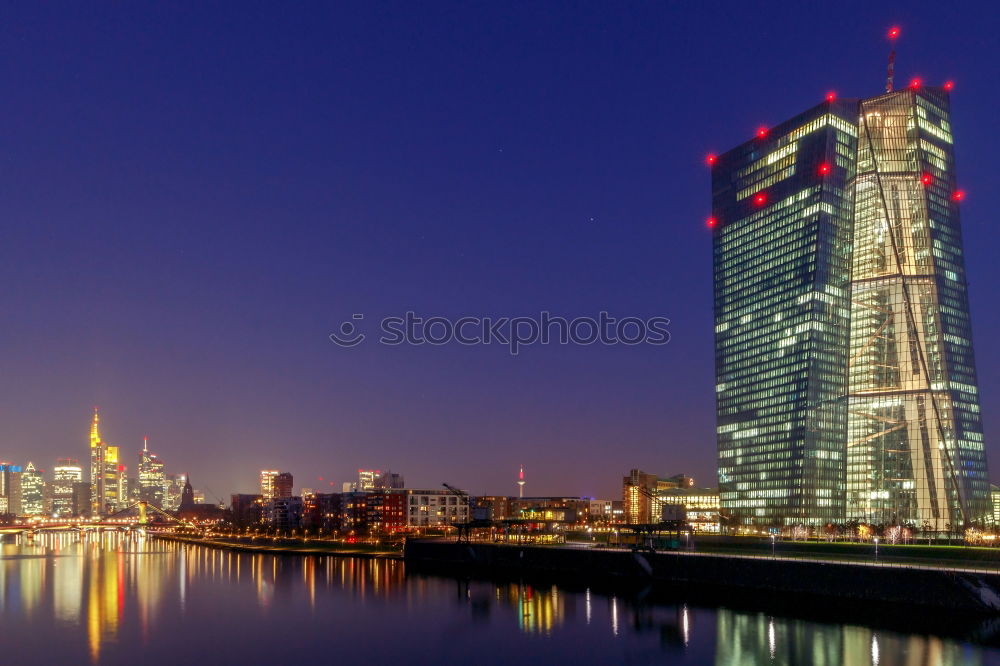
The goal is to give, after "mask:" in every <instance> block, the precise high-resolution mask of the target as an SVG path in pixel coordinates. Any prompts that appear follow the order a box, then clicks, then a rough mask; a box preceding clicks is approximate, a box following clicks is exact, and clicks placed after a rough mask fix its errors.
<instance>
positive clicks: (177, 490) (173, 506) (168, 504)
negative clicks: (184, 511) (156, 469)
mask: <svg viewBox="0 0 1000 666" xmlns="http://www.w3.org/2000/svg"><path fill="white" fill-rule="evenodd" d="M186 483H187V475H185V474H164V475H163V510H164V511H177V510H178V509H180V506H181V495H182V494H183V492H184V485H185V484H186Z"/></svg>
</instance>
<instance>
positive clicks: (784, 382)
mask: <svg viewBox="0 0 1000 666" xmlns="http://www.w3.org/2000/svg"><path fill="white" fill-rule="evenodd" d="M948 116H949V114H948V92H947V90H945V89H944V88H927V87H918V86H914V87H911V88H908V89H905V90H900V91H897V92H891V93H887V94H885V95H881V96H879V97H875V98H872V99H865V100H849V99H844V100H840V99H833V98H832V96H831V98H828V99H827V101H825V102H823V103H822V104H819V105H817V106H815V107H813V108H812V109H809V110H808V111H805V112H804V113H801V114H799V115H798V116H795V117H794V118H792V119H790V120H788V121H786V122H783V123H781V124H779V125H777V126H775V127H772V128H769V129H763V128H762V129H760V130H759V131H758V133H757V136H756V137H755V138H754V139H752V140H751V141H748V142H746V143H744V144H742V145H740V146H738V147H736V148H735V149H733V150H731V151H729V152H727V153H725V154H723V155H720V156H718V157H717V158H711V159H710V162H711V163H712V166H713V170H712V197H713V206H712V211H713V212H712V217H711V218H710V220H709V226H710V227H712V229H713V256H714V278H715V279H714V288H715V343H716V378H717V379H716V396H717V432H718V455H719V485H720V499H721V504H722V508H723V510H725V511H727V512H729V513H730V514H731V515H733V516H734V517H736V518H737V519H738V520H739V521H740V522H741V523H743V524H749V523H755V524H757V525H782V524H786V525H787V524H797V523H803V524H808V525H821V524H824V523H828V522H836V521H843V520H845V519H857V520H863V521H870V522H876V523H892V522H898V523H912V524H915V525H916V526H918V527H929V528H931V529H944V526H945V525H946V524H947V523H951V524H962V523H965V522H968V521H970V520H975V519H977V518H981V517H982V516H983V515H984V514H985V513H986V511H987V507H988V485H987V482H986V462H985V456H984V454H983V440H982V428H981V425H980V421H979V406H978V398H977V389H976V378H975V370H974V362H973V357H972V338H971V334H970V329H969V314H968V302H967V296H966V287H965V270H964V261H963V258H962V249H961V240H960V233H959V226H958V208H957V202H958V200H959V199H960V198H961V194H960V193H959V192H958V191H957V190H956V188H955V181H954V160H953V153H952V137H951V129H950V121H949V117H948Z"/></svg>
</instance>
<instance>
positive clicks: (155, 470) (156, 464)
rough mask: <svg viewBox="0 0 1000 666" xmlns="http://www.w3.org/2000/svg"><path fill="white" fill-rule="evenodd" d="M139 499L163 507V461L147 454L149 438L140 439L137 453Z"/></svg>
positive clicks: (154, 455)
mask: <svg viewBox="0 0 1000 666" xmlns="http://www.w3.org/2000/svg"><path fill="white" fill-rule="evenodd" d="M138 481H139V492H138V496H139V499H141V500H143V501H146V502H149V503H150V504H153V505H155V506H157V507H160V508H162V507H163V482H164V476H163V461H162V460H160V459H159V458H157V457H156V454H155V453H150V452H149V438H148V437H143V438H142V452H141V453H139V478H138Z"/></svg>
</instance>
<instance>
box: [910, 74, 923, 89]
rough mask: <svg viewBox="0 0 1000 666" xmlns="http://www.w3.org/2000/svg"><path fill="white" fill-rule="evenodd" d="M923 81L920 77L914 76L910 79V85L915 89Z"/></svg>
mask: <svg viewBox="0 0 1000 666" xmlns="http://www.w3.org/2000/svg"><path fill="white" fill-rule="evenodd" d="M923 83H924V82H923V81H921V80H920V77H914V78H913V79H911V80H910V87H911V88H913V89H914V90H916V89H917V88H919V87H920V86H921V85H923Z"/></svg>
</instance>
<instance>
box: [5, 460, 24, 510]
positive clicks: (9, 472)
mask: <svg viewBox="0 0 1000 666" xmlns="http://www.w3.org/2000/svg"><path fill="white" fill-rule="evenodd" d="M21 472H22V468H21V466H20V465H12V464H10V463H0V515H3V514H11V515H14V516H17V515H20V514H21Z"/></svg>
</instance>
